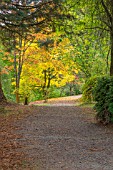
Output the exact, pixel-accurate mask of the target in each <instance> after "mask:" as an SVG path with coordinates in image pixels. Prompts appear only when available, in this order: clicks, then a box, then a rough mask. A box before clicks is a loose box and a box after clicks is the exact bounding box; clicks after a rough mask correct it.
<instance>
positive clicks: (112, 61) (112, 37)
mask: <svg viewBox="0 0 113 170" xmlns="http://www.w3.org/2000/svg"><path fill="white" fill-rule="evenodd" d="M110 76H113V33H111V64H110Z"/></svg>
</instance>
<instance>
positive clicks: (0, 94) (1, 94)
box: [0, 76, 6, 103]
mask: <svg viewBox="0 0 113 170" xmlns="http://www.w3.org/2000/svg"><path fill="white" fill-rule="evenodd" d="M4 101H6V98H5V95H4V93H3V90H2V83H1V76H0V103H2V102H4Z"/></svg>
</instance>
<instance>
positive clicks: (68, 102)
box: [30, 94, 82, 106]
mask: <svg viewBox="0 0 113 170" xmlns="http://www.w3.org/2000/svg"><path fill="white" fill-rule="evenodd" d="M81 97H82V95H81V94H80V95H76V96H67V97H59V98H52V99H48V100H47V103H45V101H44V100H38V101H34V102H31V103H30V105H41V104H43V105H48V106H49V105H51V106H74V105H76V104H77V100H79V99H80V98H81Z"/></svg>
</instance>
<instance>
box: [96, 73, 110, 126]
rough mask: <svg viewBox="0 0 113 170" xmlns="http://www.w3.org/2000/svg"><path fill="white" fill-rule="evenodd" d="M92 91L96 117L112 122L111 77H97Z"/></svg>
mask: <svg viewBox="0 0 113 170" xmlns="http://www.w3.org/2000/svg"><path fill="white" fill-rule="evenodd" d="M93 91H94V93H93V98H94V100H95V101H96V104H95V106H94V108H95V110H96V111H97V119H98V120H99V121H101V122H104V123H109V122H113V77H108V76H104V77H101V78H99V79H98V81H97V83H96V85H95V87H94V89H93Z"/></svg>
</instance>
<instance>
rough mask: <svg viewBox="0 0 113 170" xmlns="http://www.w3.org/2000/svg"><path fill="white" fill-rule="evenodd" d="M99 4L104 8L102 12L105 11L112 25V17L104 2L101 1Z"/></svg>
mask: <svg viewBox="0 0 113 170" xmlns="http://www.w3.org/2000/svg"><path fill="white" fill-rule="evenodd" d="M101 3H102V6H103V8H104V10H105V12H106V14H107V16H108V18H109V20H110V22H111V23H112V16H111V14H110V12H109V10H108V8H107V6H106V5H105V3H104V0H101Z"/></svg>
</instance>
